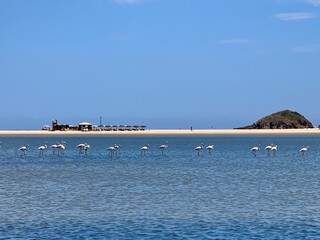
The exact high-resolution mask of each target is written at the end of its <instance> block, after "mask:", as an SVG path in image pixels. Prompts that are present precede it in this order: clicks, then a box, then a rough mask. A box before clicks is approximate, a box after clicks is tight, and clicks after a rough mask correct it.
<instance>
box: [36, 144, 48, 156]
mask: <svg viewBox="0 0 320 240" xmlns="http://www.w3.org/2000/svg"><path fill="white" fill-rule="evenodd" d="M47 148H48V146H47V142H46V143H45V144H44V145H42V146H40V147H38V150H39V151H40V152H39V156H43V152H44V151H45V150H47Z"/></svg>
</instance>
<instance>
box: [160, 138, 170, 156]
mask: <svg viewBox="0 0 320 240" xmlns="http://www.w3.org/2000/svg"><path fill="white" fill-rule="evenodd" d="M166 148H168V141H166V144H162V145H160V147H159V149H161V153H162V155H163V153H164V150H165V149H166Z"/></svg>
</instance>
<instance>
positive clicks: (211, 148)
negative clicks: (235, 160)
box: [206, 145, 214, 155]
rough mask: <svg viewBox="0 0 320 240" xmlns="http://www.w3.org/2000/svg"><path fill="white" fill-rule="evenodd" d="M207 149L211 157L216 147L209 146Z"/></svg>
mask: <svg viewBox="0 0 320 240" xmlns="http://www.w3.org/2000/svg"><path fill="white" fill-rule="evenodd" d="M206 149H207V150H208V151H209V154H210V155H211V151H212V150H213V149H214V145H209V146H207V147H206Z"/></svg>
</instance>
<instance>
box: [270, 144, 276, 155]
mask: <svg viewBox="0 0 320 240" xmlns="http://www.w3.org/2000/svg"><path fill="white" fill-rule="evenodd" d="M271 151H272V152H273V156H274V155H275V152H276V151H278V146H277V145H273V146H272V148H271Z"/></svg>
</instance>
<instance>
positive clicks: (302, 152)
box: [300, 146, 309, 156]
mask: <svg viewBox="0 0 320 240" xmlns="http://www.w3.org/2000/svg"><path fill="white" fill-rule="evenodd" d="M308 151H309V146H306V147H303V148H301V149H300V152H301V156H304V153H305V152H308Z"/></svg>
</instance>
